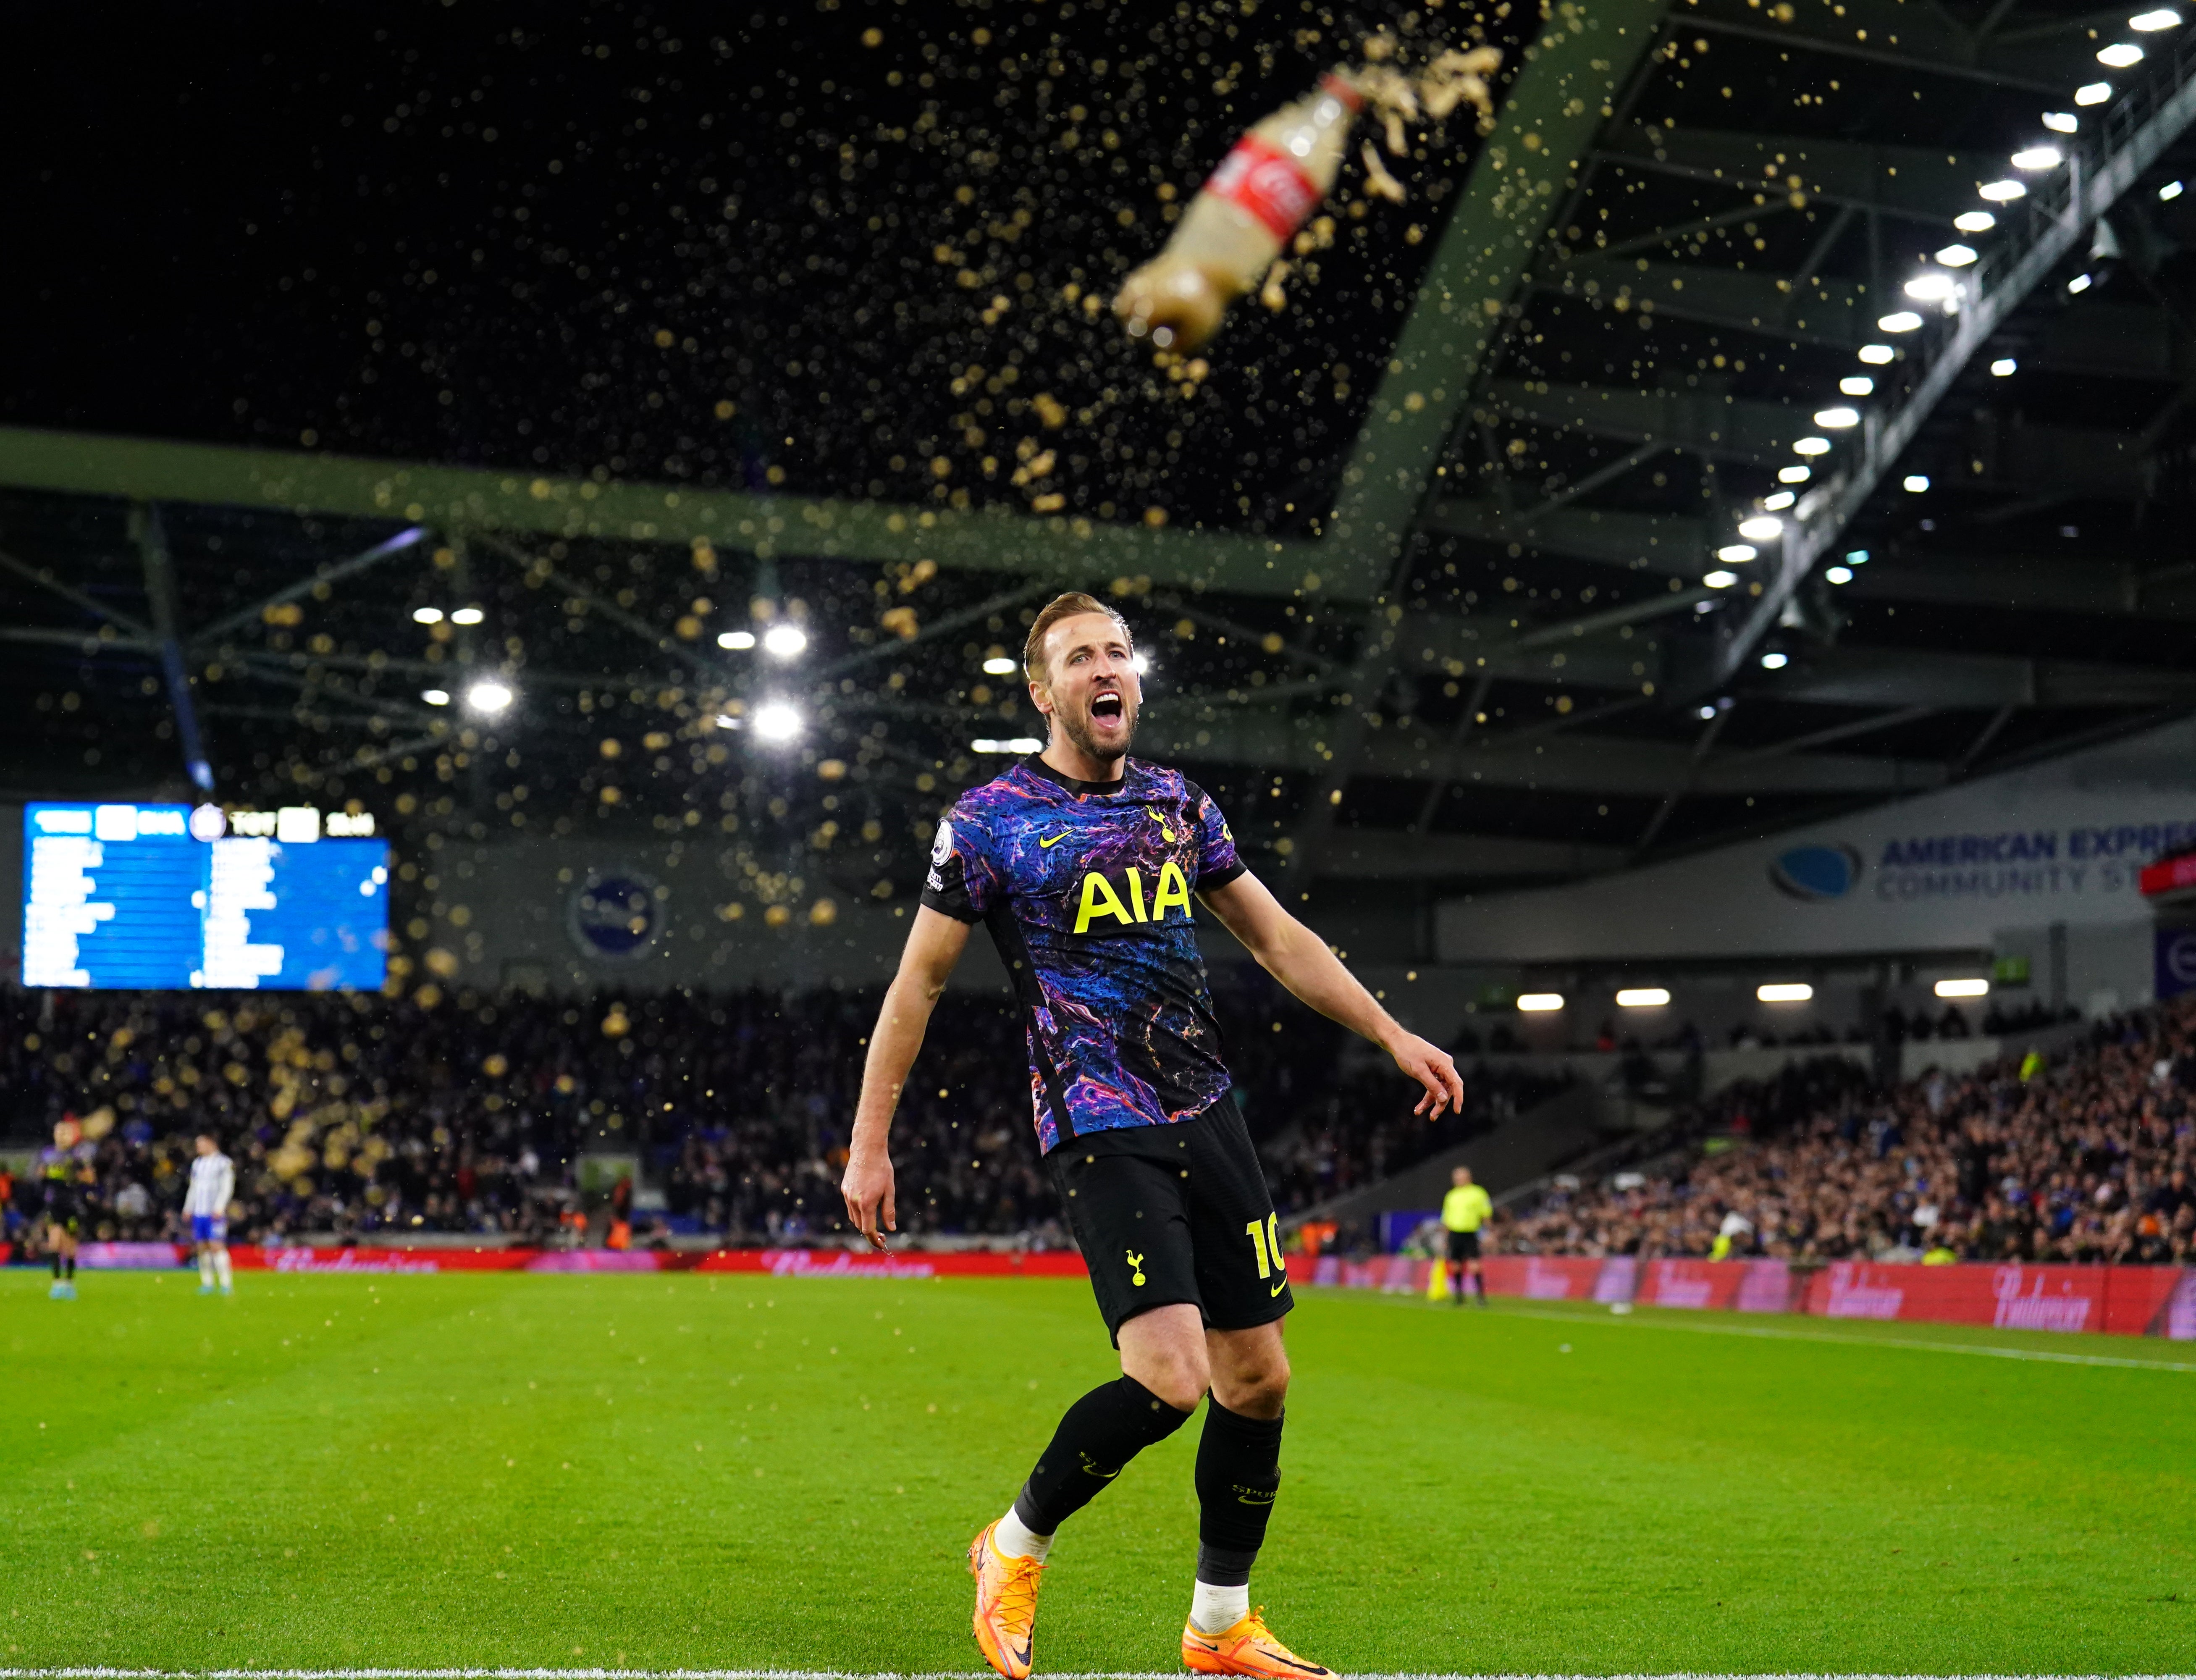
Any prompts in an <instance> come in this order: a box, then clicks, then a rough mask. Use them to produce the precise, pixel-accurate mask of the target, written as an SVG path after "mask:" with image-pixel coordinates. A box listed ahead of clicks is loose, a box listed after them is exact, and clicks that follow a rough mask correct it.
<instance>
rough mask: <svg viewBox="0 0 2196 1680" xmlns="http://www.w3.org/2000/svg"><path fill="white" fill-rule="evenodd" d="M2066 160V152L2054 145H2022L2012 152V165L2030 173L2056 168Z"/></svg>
mask: <svg viewBox="0 0 2196 1680" xmlns="http://www.w3.org/2000/svg"><path fill="white" fill-rule="evenodd" d="M2065 162H2066V153H2064V152H2061V151H2060V149H2059V148H2058V147H2055V146H2024V147H2021V148H2020V151H2018V152H2016V153H2014V154H2013V166H2014V168H2015V169H2025V170H2028V171H2029V173H2031V175H2032V174H2034V173H2035V172H2036V171H2037V170H2047V169H2057V168H2058V167H2059V165H2061V164H2063V163H2065Z"/></svg>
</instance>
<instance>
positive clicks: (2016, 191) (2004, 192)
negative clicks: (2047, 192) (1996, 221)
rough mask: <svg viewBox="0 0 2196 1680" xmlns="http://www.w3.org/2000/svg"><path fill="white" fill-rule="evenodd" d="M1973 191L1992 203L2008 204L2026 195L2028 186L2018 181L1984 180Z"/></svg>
mask: <svg viewBox="0 0 2196 1680" xmlns="http://www.w3.org/2000/svg"><path fill="white" fill-rule="evenodd" d="M1975 191H1976V192H1978V193H1981V194H1982V196H1983V197H1985V198H1986V199H1989V200H1990V201H1991V203H1992V204H1994V205H2002V204H2010V203H2012V202H2013V200H2014V199H2025V198H2026V197H2027V196H2028V188H2026V187H2024V186H2023V185H2022V184H2021V183H2020V182H2018V181H1985V182H1983V184H1982V185H1981V186H1979V187H1978V188H1975Z"/></svg>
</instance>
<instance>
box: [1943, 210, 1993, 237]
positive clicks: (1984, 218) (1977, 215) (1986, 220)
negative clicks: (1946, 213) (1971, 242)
mask: <svg viewBox="0 0 2196 1680" xmlns="http://www.w3.org/2000/svg"><path fill="white" fill-rule="evenodd" d="M1952 225H1953V226H1954V227H1955V228H1958V229H1959V230H1960V231H1961V232H1962V233H1963V234H1987V233H1988V232H1990V230H1991V228H1995V227H1997V217H1996V216H1992V215H1991V213H1990V212H1989V211H1986V210H1963V211H1961V212H1960V213H1959V214H1958V215H1957V216H1954V217H1953V218H1952Z"/></svg>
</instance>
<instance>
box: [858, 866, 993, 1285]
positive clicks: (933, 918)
mask: <svg viewBox="0 0 2196 1680" xmlns="http://www.w3.org/2000/svg"><path fill="white" fill-rule="evenodd" d="M967 944H968V923H967V922H965V921H955V920H954V919H953V918H952V917H951V916H950V915H941V914H940V913H939V912H938V911H936V910H933V909H931V908H930V907H929V906H928V905H923V906H922V907H920V908H918V909H916V913H915V926H914V927H911V928H910V929H909V930H908V935H907V949H906V950H903V951H902V952H901V953H900V956H899V973H897V974H895V975H893V983H892V984H891V985H890V986H888V987H887V988H886V990H885V1002H884V1007H883V1008H881V1009H880V1010H879V1011H877V1025H876V1031H874V1032H872V1033H871V1034H870V1055H869V1060H868V1061H867V1062H866V1063H864V1065H863V1068H862V1095H861V1100H859V1101H858V1103H856V1104H855V1106H854V1135H853V1137H852V1140H851V1141H850V1142H849V1143H848V1144H847V1175H846V1177H845V1178H844V1179H843V1180H842V1181H841V1182H840V1186H839V1188H840V1190H841V1192H842V1193H843V1194H844V1195H845V1196H846V1198H847V1218H849V1219H850V1220H852V1221H853V1222H854V1228H855V1229H856V1230H857V1231H859V1232H860V1233H862V1234H863V1235H864V1237H866V1238H869V1239H870V1246H871V1247H872V1248H876V1249H882V1248H883V1247H884V1246H885V1239H884V1234H883V1233H885V1232H887V1231H897V1230H899V1209H897V1208H895V1207H894V1206H893V1169H892V1155H891V1152H890V1150H889V1148H888V1141H889V1135H890V1134H891V1131H892V1117H893V1110H894V1109H896V1108H898V1107H899V1094H900V1091H901V1090H902V1088H904V1087H905V1085H906V1084H907V1074H908V1070H909V1069H910V1068H911V1067H913V1066H914V1065H915V1055H916V1051H918V1050H920V1049H921V1048H922V1035H923V1033H924V1032H925V1031H927V1030H928V1027H929V1025H930V1012H931V1011H932V1010H933V1008H935V1007H937V1004H938V995H939V993H940V992H942V991H944V990H945V982H946V980H947V979H949V978H950V977H951V975H952V973H953V965H954V964H955V963H956V962H958V961H960V960H961V952H962V950H963V948H965V947H966V946H967Z"/></svg>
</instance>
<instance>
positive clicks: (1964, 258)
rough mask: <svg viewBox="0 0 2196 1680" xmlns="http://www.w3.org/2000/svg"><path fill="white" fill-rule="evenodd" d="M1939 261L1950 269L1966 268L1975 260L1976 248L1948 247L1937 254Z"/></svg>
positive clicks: (1966, 246) (1968, 246)
mask: <svg viewBox="0 0 2196 1680" xmlns="http://www.w3.org/2000/svg"><path fill="white" fill-rule="evenodd" d="M1937 260H1938V261H1939V263H1943V264H1944V265H1945V267H1946V268H1966V267H1967V266H1968V263H1972V262H1974V260H1975V248H1974V246H1973V245H1956V244H1955V245H1946V246H1945V248H1944V249H1943V250H1942V251H1939V252H1938V253H1937Z"/></svg>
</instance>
